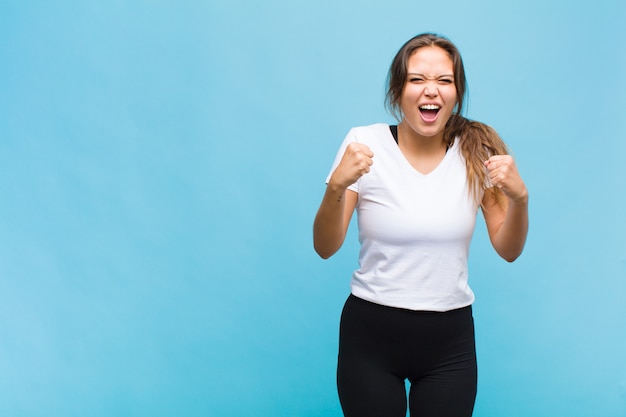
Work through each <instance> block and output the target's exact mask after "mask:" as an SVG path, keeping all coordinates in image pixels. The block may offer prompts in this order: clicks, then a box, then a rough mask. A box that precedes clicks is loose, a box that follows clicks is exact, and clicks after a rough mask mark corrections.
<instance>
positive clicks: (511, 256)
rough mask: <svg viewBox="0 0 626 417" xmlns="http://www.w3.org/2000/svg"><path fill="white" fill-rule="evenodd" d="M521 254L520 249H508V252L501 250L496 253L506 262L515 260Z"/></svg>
mask: <svg viewBox="0 0 626 417" xmlns="http://www.w3.org/2000/svg"><path fill="white" fill-rule="evenodd" d="M521 254H522V251H521V250H516V251H510V252H504V251H502V252H499V253H498V255H500V257H501V258H502V259H504V260H505V261H507V262H508V263H513V262H515V261H516V260H517V258H519V257H520V255H521Z"/></svg>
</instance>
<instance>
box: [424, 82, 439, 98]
mask: <svg viewBox="0 0 626 417" xmlns="http://www.w3.org/2000/svg"><path fill="white" fill-rule="evenodd" d="M424 95H425V96H427V97H437V96H438V95H439V90H438V89H437V86H436V85H435V84H432V83H426V85H425V86H424Z"/></svg>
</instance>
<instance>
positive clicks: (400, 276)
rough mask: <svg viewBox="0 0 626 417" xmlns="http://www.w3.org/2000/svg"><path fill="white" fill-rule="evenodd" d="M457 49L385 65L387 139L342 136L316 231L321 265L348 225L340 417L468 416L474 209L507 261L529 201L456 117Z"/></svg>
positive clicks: (506, 161) (475, 127)
mask: <svg viewBox="0 0 626 417" xmlns="http://www.w3.org/2000/svg"><path fill="white" fill-rule="evenodd" d="M465 91H466V80H465V71H464V68H463V62H462V60H461V56H460V54H459V52H458V50H457V48H456V47H455V46H454V44H452V42H450V41H449V40H448V39H446V38H444V37H441V36H437V35H434V34H422V35H418V36H416V37H414V38H413V39H411V40H409V41H408V42H407V43H406V44H404V46H402V48H401V49H400V50H399V51H398V53H397V55H396V56H395V58H394V60H393V62H392V64H391V68H390V70H389V77H388V91H387V97H386V105H387V108H388V109H389V110H390V112H391V113H392V114H393V115H394V116H396V118H397V119H398V121H399V123H398V125H397V126H393V125H391V126H390V125H386V124H375V125H371V126H364V127H357V128H353V129H352V130H350V132H349V134H348V135H347V137H346V138H345V140H344V142H343V144H342V145H341V147H340V150H339V152H338V154H337V157H336V159H335V162H334V164H333V167H332V169H331V173H330V174H329V176H328V178H327V180H326V182H327V188H326V192H325V194H324V197H323V200H322V203H321V205H320V208H319V210H318V213H317V215H316V217H315V222H314V231H313V235H314V247H315V250H316V251H317V253H318V254H319V255H320V256H321V257H322V258H328V257H330V256H332V255H333V254H334V253H335V252H336V251H337V250H338V249H339V248H340V247H341V245H342V244H343V241H344V238H345V236H346V232H347V229H348V224H349V223H350V219H351V217H352V214H353V212H354V210H355V209H356V211H357V214H358V227H359V241H360V242H361V251H360V255H359V269H358V270H356V271H355V272H354V274H353V276H352V282H351V295H350V296H349V297H348V300H347V301H346V304H345V306H344V310H343V313H342V316H341V325H340V338H339V339H340V340H339V359H338V367H337V385H338V391H339V398H340V401H341V406H342V409H343V412H344V415H345V416H348V417H368V416H371V417H395V416H397V417H404V416H405V415H406V409H407V394H406V391H405V380H407V379H408V381H410V384H411V385H410V386H411V388H410V392H409V395H408V400H409V408H410V411H411V415H414V416H420V417H429V416H437V417H448V416H449V417H461V416H471V415H472V411H473V407H474V401H475V397H476V384H477V382H476V381H477V379H476V350H475V344H474V323H473V317H472V310H471V305H472V303H473V301H474V294H473V293H472V290H471V289H470V287H469V286H468V272H467V257H468V252H469V244H470V241H471V238H472V234H473V231H474V226H475V221H476V214H477V211H478V209H479V208H480V209H481V211H482V213H483V216H484V218H485V222H486V225H487V230H488V233H489V238H490V240H491V243H492V245H493V247H494V248H495V250H496V252H497V253H498V254H499V255H500V256H501V257H503V258H504V259H506V260H507V261H509V262H512V261H514V260H515V259H516V258H517V257H518V256H519V255H520V254H521V252H522V249H523V247H524V243H525V241H526V234H527V231H528V192H527V190H526V186H525V185H524V182H523V181H522V179H521V177H520V175H519V173H518V171H517V168H516V166H515V162H514V160H513V158H512V157H511V156H509V155H508V152H507V148H506V146H505V144H504V143H503V142H502V140H501V139H500V137H499V136H498V134H497V133H496V132H495V131H494V130H493V129H491V128H490V127H488V126H487V125H484V124H482V123H479V122H475V121H470V120H468V119H466V118H464V117H463V116H462V115H461V113H462V110H463V100H464V98H465Z"/></svg>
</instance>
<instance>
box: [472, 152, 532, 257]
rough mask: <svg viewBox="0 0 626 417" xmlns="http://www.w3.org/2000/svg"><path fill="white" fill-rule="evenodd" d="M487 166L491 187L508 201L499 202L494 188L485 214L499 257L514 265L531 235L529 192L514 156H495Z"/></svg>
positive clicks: (486, 199)
mask: <svg viewBox="0 0 626 417" xmlns="http://www.w3.org/2000/svg"><path fill="white" fill-rule="evenodd" d="M485 166H486V167H487V172H488V175H489V180H490V181H491V184H492V185H493V186H494V187H498V188H499V189H500V190H501V191H502V193H503V194H504V196H501V199H502V198H504V201H502V202H498V201H497V200H496V196H495V193H494V191H493V188H489V189H487V190H485V195H484V197H483V202H482V210H483V215H484V217H485V223H486V224H487V232H488V233H489V239H490V240H491V244H492V245H493V248H494V249H495V250H496V252H497V253H498V255H500V256H501V257H502V258H504V259H505V260H507V261H508V262H513V261H514V260H516V259H517V258H518V257H519V256H520V254H521V253H522V250H523V249H524V244H525V243H526V236H527V234H528V190H527V189H526V185H525V184H524V181H523V180H522V177H521V176H520V175H519V173H518V171H517V167H516V166H515V161H514V160H513V158H512V157H511V156H510V155H494V156H492V157H490V158H489V159H488V160H487V161H485Z"/></svg>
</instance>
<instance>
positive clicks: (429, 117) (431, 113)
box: [419, 104, 441, 122]
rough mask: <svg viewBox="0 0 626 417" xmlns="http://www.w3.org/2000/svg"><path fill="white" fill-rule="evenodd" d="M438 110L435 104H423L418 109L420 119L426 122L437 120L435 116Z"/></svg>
mask: <svg viewBox="0 0 626 417" xmlns="http://www.w3.org/2000/svg"><path fill="white" fill-rule="evenodd" d="M440 108H441V107H439V106H438V105H436V104H424V105H422V106H420V107H419V109H420V113H421V114H422V118H423V119H424V120H425V121H427V122H431V121H434V120H435V119H437V114H438V113H439V109H440Z"/></svg>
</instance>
